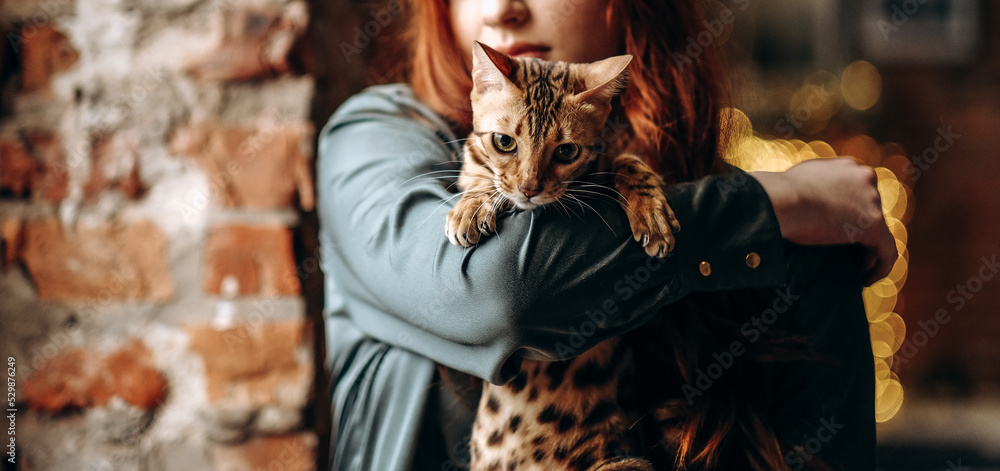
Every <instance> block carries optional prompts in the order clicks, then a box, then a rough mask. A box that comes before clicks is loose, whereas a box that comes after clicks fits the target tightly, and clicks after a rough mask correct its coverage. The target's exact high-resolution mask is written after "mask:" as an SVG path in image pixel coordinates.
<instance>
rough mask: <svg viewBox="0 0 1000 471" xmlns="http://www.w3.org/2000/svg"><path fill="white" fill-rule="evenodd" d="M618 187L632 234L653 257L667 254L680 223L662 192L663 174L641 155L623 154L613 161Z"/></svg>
mask: <svg viewBox="0 0 1000 471" xmlns="http://www.w3.org/2000/svg"><path fill="white" fill-rule="evenodd" d="M612 168H613V172H614V175H615V190H616V191H618V194H619V195H620V200H621V204H622V206H623V207H624V208H625V212H626V213H628V222H629V224H630V225H631V226H632V237H633V238H634V239H635V240H636V241H637V242H641V243H642V246H643V247H645V249H646V253H647V254H649V255H650V256H652V257H666V256H667V252H670V251H671V250H673V248H674V242H675V241H674V232H678V231H680V230H681V225H680V223H679V222H678V221H677V216H675V215H674V211H673V209H671V208H670V205H669V204H668V203H667V198H666V196H664V195H663V187H662V181H661V180H660V177H659V176H658V175H657V174H656V172H653V169H651V168H649V166H648V165H646V163H645V162H643V161H642V159H640V158H639V157H636V156H634V155H631V154H622V155H619V156H617V157H615V159H614V161H613V162H612Z"/></svg>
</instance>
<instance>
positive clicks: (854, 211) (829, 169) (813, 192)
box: [753, 158, 899, 286]
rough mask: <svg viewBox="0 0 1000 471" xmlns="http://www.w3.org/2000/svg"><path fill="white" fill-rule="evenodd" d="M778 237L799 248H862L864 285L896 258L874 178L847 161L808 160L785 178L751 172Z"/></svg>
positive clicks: (868, 170)
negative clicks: (765, 198)
mask: <svg viewBox="0 0 1000 471" xmlns="http://www.w3.org/2000/svg"><path fill="white" fill-rule="evenodd" d="M753 176H754V178H756V179H757V180H758V181H759V182H760V184H761V185H762V186H763V187H764V189H765V190H766V191H767V195H768V197H769V198H770V200H771V203H772V204H773V206H774V212H775V215H776V216H777V218H778V222H779V224H780V225H781V234H782V236H784V237H785V238H786V239H788V240H790V241H792V242H795V243H797V244H800V245H839V244H861V245H862V246H864V247H865V248H866V252H867V254H866V260H865V266H864V278H865V285H866V286H867V285H870V284H872V283H874V282H876V281H878V280H880V279H882V278H883V277H885V276H886V275H888V274H889V271H890V270H892V266H893V264H895V263H896V258H898V255H899V253H898V252H897V251H896V241H895V239H894V238H893V237H892V233H890V232H889V228H888V227H887V226H886V223H885V216H884V215H883V214H882V200H881V198H880V196H879V193H878V187H877V184H878V177H876V175H875V171H874V170H872V168H871V167H863V166H860V165H858V164H857V163H855V162H854V161H853V160H852V159H848V158H839V159H821V160H810V161H806V162H803V163H801V164H798V165H796V166H794V167H792V168H790V169H789V170H788V171H786V172H780V173H775V172H754V173H753Z"/></svg>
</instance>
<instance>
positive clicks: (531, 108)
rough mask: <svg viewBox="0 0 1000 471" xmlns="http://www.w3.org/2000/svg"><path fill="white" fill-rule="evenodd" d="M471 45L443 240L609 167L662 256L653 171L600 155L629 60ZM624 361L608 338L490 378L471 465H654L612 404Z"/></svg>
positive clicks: (666, 226)
mask: <svg viewBox="0 0 1000 471" xmlns="http://www.w3.org/2000/svg"><path fill="white" fill-rule="evenodd" d="M474 49H475V54H474V66H473V82H474V88H473V91H472V106H473V116H474V119H473V129H474V131H473V133H472V135H470V136H469V140H468V141H467V142H466V145H465V160H464V162H463V167H462V173H461V176H460V179H459V186H460V189H461V190H463V192H464V193H463V196H462V198H461V200H460V201H459V202H458V204H457V205H456V206H455V208H454V209H453V210H452V211H451V212H450V213H449V214H448V221H447V227H446V230H447V234H448V237H449V238H450V239H451V241H452V242H453V243H455V244H456V245H462V246H470V245H473V244H476V243H478V242H479V240H480V239H481V237H483V236H486V235H489V234H492V233H494V232H495V231H496V216H497V213H498V212H499V211H501V210H503V209H505V208H507V207H509V206H511V205H514V206H517V207H519V208H521V209H532V208H535V207H537V206H541V205H545V204H550V203H556V204H559V202H560V201H561V199H566V198H568V199H571V200H572V199H573V198H576V196H575V195H574V191H577V190H580V189H583V192H592V191H591V190H587V188H592V187H594V183H593V182H592V179H588V176H591V175H594V174H611V175H613V176H614V189H615V191H616V192H617V193H618V197H619V201H620V202H621V204H622V206H623V207H625V210H626V212H627V213H628V218H629V222H630V224H631V228H632V233H633V237H634V238H635V240H636V241H639V242H641V243H642V244H643V246H644V247H645V249H646V252H647V253H648V254H649V255H651V256H659V257H663V256H666V254H667V252H668V251H669V250H671V249H672V247H673V244H674V238H673V231H675V230H679V229H680V226H679V225H678V223H677V220H676V218H675V217H674V214H673V211H671V209H670V207H669V205H668V204H667V201H666V199H665V197H664V195H663V191H662V189H661V184H662V183H661V181H660V178H659V177H658V176H657V175H656V174H655V173H654V172H653V171H652V170H651V169H650V168H649V167H648V166H647V165H646V164H645V163H644V162H643V161H642V160H641V159H640V158H638V157H636V156H634V155H629V154H613V153H611V154H609V153H602V152H599V150H600V149H602V148H604V147H606V146H607V145H608V144H611V143H607V142H603V143H602V142H599V140H600V136H601V134H602V131H603V130H604V126H605V122H606V121H607V119H608V115H609V113H610V111H611V100H612V98H613V97H614V95H615V94H617V93H618V92H619V91H620V89H621V87H622V86H623V85H624V79H625V68H626V66H627V65H628V63H629V61H630V60H631V56H618V57H613V58H610V59H605V60H603V61H599V62H595V63H592V64H568V63H563V62H547V61H542V60H538V59H521V58H510V57H508V56H506V55H503V54H502V53H499V52H497V51H494V50H492V49H490V48H489V47H486V46H481V45H480V44H479V43H476V45H475V46H474ZM583 192H581V193H583ZM630 356H631V349H630V348H628V346H627V345H626V344H624V343H622V342H621V340H620V339H617V338H616V339H611V340H607V341H605V342H603V343H601V344H599V345H598V346H596V347H594V348H593V349H591V350H589V351H587V352H585V353H584V354H582V355H580V356H578V357H575V358H572V359H569V360H565V361H557V362H540V361H532V360H524V361H523V362H522V365H521V371H520V374H518V375H517V376H516V377H515V379H514V380H513V381H511V382H510V383H508V384H507V385H503V386H497V385H492V384H489V383H486V384H485V385H484V389H483V394H482V398H481V402H480V405H479V410H478V412H477V417H476V422H475V425H474V428H473V433H472V441H471V443H470V447H471V454H472V470H473V471H486V470H491V471H492V470H497V471H500V470H502V471H510V470H515V469H517V470H581V471H587V470H589V471H597V470H602V471H613V470H651V469H652V466H651V465H650V463H648V462H647V461H645V460H643V459H640V458H635V457H630V456H629V455H630V454H631V453H632V452H633V451H634V447H633V446H632V445H631V444H630V442H629V439H628V437H627V432H628V428H629V426H630V425H631V421H630V418H629V417H628V415H627V414H626V413H625V411H624V410H623V408H622V407H621V405H620V403H619V392H620V391H619V387H620V385H621V384H622V377H623V375H625V374H627V368H629V365H630V364H631V361H630Z"/></svg>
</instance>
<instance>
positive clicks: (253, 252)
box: [202, 225, 301, 296]
mask: <svg viewBox="0 0 1000 471" xmlns="http://www.w3.org/2000/svg"><path fill="white" fill-rule="evenodd" d="M226 277H233V278H234V279H235V280H236V281H237V282H238V283H239V291H238V292H239V293H240V294H263V295H267V296H281V295H296V294H299V292H300V291H301V285H300V284H299V278H298V276H297V274H296V271H295V254H294V252H293V248H292V232H291V230H290V229H288V228H286V227H282V226H260V227H252V226H243V225H226V226H215V227H213V228H212V229H211V233H210V234H209V236H208V243H207V244H206V246H205V277H204V281H203V285H202V286H203V288H204V290H205V292H206V293H210V294H220V293H221V289H222V281H223V280H225V279H226Z"/></svg>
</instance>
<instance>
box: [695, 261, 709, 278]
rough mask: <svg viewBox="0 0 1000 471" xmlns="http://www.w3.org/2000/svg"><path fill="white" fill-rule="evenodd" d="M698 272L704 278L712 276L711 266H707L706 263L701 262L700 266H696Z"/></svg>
mask: <svg viewBox="0 0 1000 471" xmlns="http://www.w3.org/2000/svg"><path fill="white" fill-rule="evenodd" d="M698 271H700V272H701V274H702V275H704V276H708V275H711V274H712V265H711V264H709V263H708V262H701V264H700V265H698Z"/></svg>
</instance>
